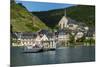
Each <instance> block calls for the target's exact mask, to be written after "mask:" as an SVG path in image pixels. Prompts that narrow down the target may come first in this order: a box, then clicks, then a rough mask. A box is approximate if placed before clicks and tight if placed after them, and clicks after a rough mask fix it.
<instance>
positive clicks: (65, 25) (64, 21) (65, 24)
mask: <svg viewBox="0 0 100 67" xmlns="http://www.w3.org/2000/svg"><path fill="white" fill-rule="evenodd" d="M58 26H59V27H60V29H70V30H75V29H76V28H77V27H78V25H77V22H76V21H75V20H73V19H71V18H69V17H67V16H66V9H65V10H64V16H63V17H62V18H61V20H60V21H59V23H58Z"/></svg>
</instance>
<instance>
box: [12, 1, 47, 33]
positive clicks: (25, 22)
mask: <svg viewBox="0 0 100 67" xmlns="http://www.w3.org/2000/svg"><path fill="white" fill-rule="evenodd" d="M47 28H48V27H47V26H46V25H45V24H44V23H43V22H42V21H41V20H40V19H39V18H38V17H37V16H35V15H32V13H30V12H28V10H27V9H26V8H25V7H24V6H23V5H22V4H16V3H15V2H14V0H11V30H12V32H35V31H37V30H39V29H47Z"/></svg>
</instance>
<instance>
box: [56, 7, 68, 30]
mask: <svg viewBox="0 0 100 67" xmlns="http://www.w3.org/2000/svg"><path fill="white" fill-rule="evenodd" d="M67 23H68V18H67V17H66V8H65V9H64V16H63V17H62V18H61V20H60V21H59V23H58V25H59V27H60V29H64V28H67Z"/></svg>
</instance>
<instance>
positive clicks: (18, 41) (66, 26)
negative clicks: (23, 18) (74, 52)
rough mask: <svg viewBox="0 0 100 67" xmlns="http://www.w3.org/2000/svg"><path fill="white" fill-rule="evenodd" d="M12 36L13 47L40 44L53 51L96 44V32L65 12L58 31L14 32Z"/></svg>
mask: <svg viewBox="0 0 100 67" xmlns="http://www.w3.org/2000/svg"><path fill="white" fill-rule="evenodd" d="M11 34H12V38H11V42H12V46H27V45H35V44H40V45H43V46H44V48H47V49H48V48H50V49H53V48H56V47H62V46H64V47H65V46H67V47H68V46H71V45H75V44H76V45H77V44H79V45H80V44H81V45H82V46H85V45H86V43H88V45H91V44H95V30H94V29H91V28H89V27H88V26H87V25H86V24H84V23H81V22H77V21H75V20H73V19H71V18H69V17H67V16H66V13H65V12H64V16H63V17H62V18H61V20H60V21H59V22H58V29H56V30H55V31H49V30H47V29H41V30H39V31H37V32H12V33H11ZM84 43H85V45H84Z"/></svg>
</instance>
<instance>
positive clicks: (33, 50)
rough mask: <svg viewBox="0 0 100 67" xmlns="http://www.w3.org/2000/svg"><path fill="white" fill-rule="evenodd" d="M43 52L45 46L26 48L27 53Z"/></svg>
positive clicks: (37, 45) (29, 46)
mask: <svg viewBox="0 0 100 67" xmlns="http://www.w3.org/2000/svg"><path fill="white" fill-rule="evenodd" d="M42 50H43V46H42V45H40V44H36V45H35V46H33V45H28V46H24V52H25V53H34V52H40V51H42Z"/></svg>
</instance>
